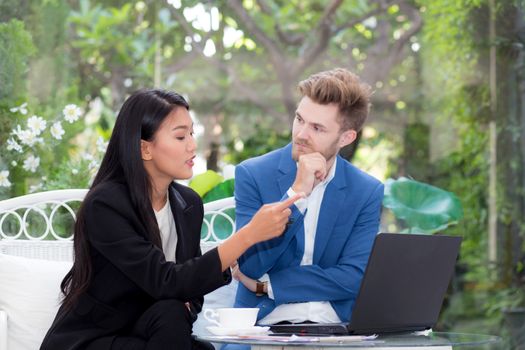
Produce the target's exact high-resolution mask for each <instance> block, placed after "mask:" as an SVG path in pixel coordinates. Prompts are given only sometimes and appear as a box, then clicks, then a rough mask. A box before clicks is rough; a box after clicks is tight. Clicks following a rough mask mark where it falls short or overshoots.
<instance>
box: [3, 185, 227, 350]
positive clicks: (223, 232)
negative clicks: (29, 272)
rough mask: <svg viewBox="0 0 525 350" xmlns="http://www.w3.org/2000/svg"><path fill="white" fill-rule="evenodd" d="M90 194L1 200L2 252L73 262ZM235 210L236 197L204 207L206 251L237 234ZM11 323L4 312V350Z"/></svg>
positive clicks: (54, 193) (60, 193)
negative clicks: (80, 213) (77, 225)
mask: <svg viewBox="0 0 525 350" xmlns="http://www.w3.org/2000/svg"><path fill="white" fill-rule="evenodd" d="M86 193H87V190H85V189H72V190H56V191H48V192H41V193H34V194H28V195H25V196H21V197H16V198H12V199H7V200H4V201H0V253H2V254H8V255H16V256H23V257H28V258H33V259H45V260H56V261H72V258H73V223H74V220H75V219H76V215H75V213H76V209H78V206H79V204H80V202H81V201H82V200H83V199H84V197H85V195H86ZM234 208H235V201H234V198H233V197H229V198H225V199H220V200H217V201H214V202H210V203H206V204H205V205H204V213H205V218H204V223H203V227H202V233H201V237H202V240H201V247H202V250H203V252H205V251H208V250H209V249H211V248H213V247H215V246H217V244H218V243H220V242H221V241H223V240H224V239H226V238H227V237H229V236H230V235H231V234H232V233H233V232H234V230H235V222H234V219H233V217H234ZM64 221H65V223H64ZM8 321H9V315H7V313H6V312H5V311H3V310H1V309H0V350H7V332H8ZM10 350H16V349H10Z"/></svg>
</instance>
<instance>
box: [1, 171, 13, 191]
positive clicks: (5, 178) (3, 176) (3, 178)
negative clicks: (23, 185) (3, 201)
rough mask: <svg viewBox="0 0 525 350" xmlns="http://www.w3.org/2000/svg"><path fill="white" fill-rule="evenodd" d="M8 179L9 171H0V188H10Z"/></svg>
mask: <svg viewBox="0 0 525 350" xmlns="http://www.w3.org/2000/svg"><path fill="white" fill-rule="evenodd" d="M8 177H9V171H7V170H2V171H0V187H9V186H11V181H9V179H8Z"/></svg>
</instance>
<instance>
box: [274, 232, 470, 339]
mask: <svg viewBox="0 0 525 350" xmlns="http://www.w3.org/2000/svg"><path fill="white" fill-rule="evenodd" d="M460 243H461V237H452V236H443V235H416V234H399V233H381V234H379V235H377V236H376V238H375V240H374V245H373V247H372V252H371V253H370V257H369V259H368V264H367V267H366V270H365V274H364V276H363V279H362V281H361V287H360V289H359V293H358V295H357V298H356V300H355V304H354V308H353V312H352V315H351V319H350V322H349V323H336V324H326V323H323V324H322V323H305V324H303V323H296V324H275V325H272V326H270V330H271V331H273V332H274V333H279V334H282V333H286V334H305V335H306V334H308V335H313V334H317V335H329V334H331V335H342V334H382V333H396V332H412V331H422V330H426V329H430V328H432V327H433V326H434V325H435V324H436V322H437V320H438V317H439V312H440V310H441V305H442V303H443V299H444V297H445V293H446V291H447V288H448V285H449V282H450V279H451V277H452V273H453V272H454V266H455V263H456V259H457V256H458V252H459V246H460Z"/></svg>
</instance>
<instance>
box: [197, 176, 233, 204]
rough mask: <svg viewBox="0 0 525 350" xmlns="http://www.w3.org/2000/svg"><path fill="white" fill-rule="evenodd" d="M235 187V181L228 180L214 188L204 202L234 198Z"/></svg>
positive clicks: (203, 199) (204, 198)
mask: <svg viewBox="0 0 525 350" xmlns="http://www.w3.org/2000/svg"><path fill="white" fill-rule="evenodd" d="M233 187H234V179H228V180H226V181H224V182H221V183H220V184H218V185H217V186H215V187H214V188H212V189H211V190H210V191H209V192H208V193H206V194H205V195H204V197H203V198H202V201H203V202H204V203H208V202H211V201H215V200H217V199H223V198H228V197H231V196H233Z"/></svg>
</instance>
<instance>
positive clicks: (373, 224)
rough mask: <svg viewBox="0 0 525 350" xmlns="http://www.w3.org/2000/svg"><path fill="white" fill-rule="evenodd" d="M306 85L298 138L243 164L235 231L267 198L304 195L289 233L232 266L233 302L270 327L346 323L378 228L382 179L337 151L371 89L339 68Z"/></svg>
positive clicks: (362, 116) (361, 118)
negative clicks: (254, 309) (236, 284)
mask: <svg viewBox="0 0 525 350" xmlns="http://www.w3.org/2000/svg"><path fill="white" fill-rule="evenodd" d="M298 88H299V91H300V93H301V95H302V98H301V100H300V102H299V104H298V106H297V110H296V112H295V119H294V121H293V127H292V142H291V143H290V144H288V145H287V146H285V147H284V148H281V149H278V150H275V151H272V152H270V153H268V154H265V155H263V156H260V157H256V158H252V159H249V160H246V161H244V162H242V163H241V164H239V165H238V166H237V168H236V176H235V200H236V222H237V229H240V228H241V227H243V226H244V225H246V224H248V223H249V221H250V219H251V218H252V216H253V215H254V214H255V213H256V211H257V210H258V209H259V208H260V207H261V206H262V205H264V204H266V203H272V202H276V201H279V200H283V199H285V198H288V197H291V196H293V195H294V194H296V193H300V192H303V193H304V194H305V196H306V197H305V198H304V199H301V200H299V201H297V202H296V203H295V205H293V206H292V207H291V209H292V215H291V216H290V222H289V224H288V227H287V229H286V231H285V233H284V234H283V235H282V236H280V237H278V238H275V239H272V240H270V241H267V242H263V243H259V244H256V245H254V246H253V247H252V248H250V249H249V250H248V251H246V253H245V254H244V255H243V256H242V257H241V258H240V259H239V265H238V267H235V268H234V276H235V277H236V278H237V279H238V280H239V281H240V282H241V283H239V288H238V290H237V295H236V299H235V307H259V308H260V311H259V321H258V324H262V325H268V324H275V323H280V322H283V321H286V322H292V323H300V322H308V321H311V322H319V323H336V322H346V321H348V320H349V316H350V314H351V310H352V307H353V304H354V301H355V298H356V296H357V292H358V290H359V286H360V283H361V279H362V277H363V273H364V270H365V267H366V264H367V261H368V256H369V254H370V250H371V248H372V243H373V241H374V237H375V235H376V234H377V232H378V228H379V219H380V212H381V202H382V198H383V184H382V183H381V182H380V181H378V180H377V179H375V178H373V177H372V176H370V175H368V174H366V173H365V172H363V171H361V170H359V169H357V168H356V167H355V166H353V165H352V164H350V163H349V162H348V161H346V160H344V159H343V158H341V157H340V156H339V155H338V153H339V150H340V149H341V148H342V147H344V146H347V145H349V144H351V143H352V142H354V141H355V139H356V137H357V133H358V132H359V130H361V129H362V127H363V124H364V122H365V120H366V118H367V116H368V111H369V106H370V101H369V100H370V87H369V86H368V85H366V84H364V83H362V82H361V81H360V80H359V77H357V76H356V75H355V74H353V73H351V72H349V71H348V70H346V69H341V68H337V69H333V70H330V71H326V72H321V73H317V74H314V75H312V76H310V77H309V78H308V79H306V80H304V81H302V82H300V83H299V86H298Z"/></svg>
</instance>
